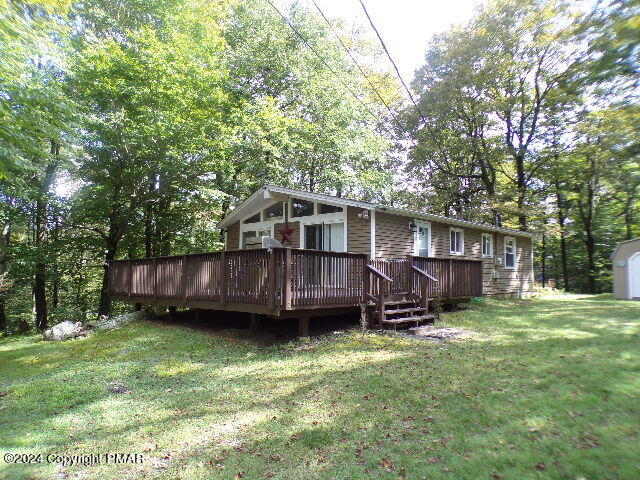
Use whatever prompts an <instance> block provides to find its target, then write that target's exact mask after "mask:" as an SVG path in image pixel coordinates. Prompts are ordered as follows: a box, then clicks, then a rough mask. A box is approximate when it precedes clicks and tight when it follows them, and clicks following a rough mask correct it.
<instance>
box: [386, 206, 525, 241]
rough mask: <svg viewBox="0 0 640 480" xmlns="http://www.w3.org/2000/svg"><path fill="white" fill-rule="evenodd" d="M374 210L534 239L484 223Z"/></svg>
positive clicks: (508, 229) (398, 209) (413, 212)
mask: <svg viewBox="0 0 640 480" xmlns="http://www.w3.org/2000/svg"><path fill="white" fill-rule="evenodd" d="M375 209H376V210H377V211H379V212H386V213H393V214H396V215H402V216H404V217H412V218H416V219H422V220H430V221H434V222H439V223H445V224H447V225H452V226H457V227H467V228H475V229H478V230H484V231H486V232H498V233H504V234H506V235H514V236H520V237H528V238H535V237H536V234H535V233H531V232H521V231H520V230H513V229H511V228H503V227H494V226H492V225H488V224H485V223H477V222H470V221H468V220H460V219H457V218H450V217H445V216H443V215H435V214H433V213H423V212H416V211H414V210H405V209H403V208H396V207H383V206H378V207H375Z"/></svg>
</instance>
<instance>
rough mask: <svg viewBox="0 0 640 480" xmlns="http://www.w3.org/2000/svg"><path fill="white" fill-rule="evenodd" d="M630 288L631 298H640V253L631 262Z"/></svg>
mask: <svg viewBox="0 0 640 480" xmlns="http://www.w3.org/2000/svg"><path fill="white" fill-rule="evenodd" d="M629 287H630V289H631V298H640V253H637V254H636V255H635V256H633V257H631V260H629Z"/></svg>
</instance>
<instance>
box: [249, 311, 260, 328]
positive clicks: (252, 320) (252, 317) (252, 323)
mask: <svg viewBox="0 0 640 480" xmlns="http://www.w3.org/2000/svg"><path fill="white" fill-rule="evenodd" d="M249 329H250V330H257V329H258V314H257V313H250V314H249Z"/></svg>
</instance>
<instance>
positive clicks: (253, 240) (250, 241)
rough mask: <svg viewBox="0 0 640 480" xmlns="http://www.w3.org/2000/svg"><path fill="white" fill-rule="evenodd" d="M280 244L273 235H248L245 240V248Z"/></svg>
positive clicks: (278, 245) (252, 248)
mask: <svg viewBox="0 0 640 480" xmlns="http://www.w3.org/2000/svg"><path fill="white" fill-rule="evenodd" d="M281 246H282V244H281V243H280V242H279V241H278V240H276V239H275V238H273V237H249V238H247V239H246V240H245V248H246V249H247V250H255V249H256V248H269V247H281Z"/></svg>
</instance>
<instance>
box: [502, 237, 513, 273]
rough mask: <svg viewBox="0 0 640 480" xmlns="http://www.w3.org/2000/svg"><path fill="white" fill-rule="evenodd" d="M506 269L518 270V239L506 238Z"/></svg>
mask: <svg viewBox="0 0 640 480" xmlns="http://www.w3.org/2000/svg"><path fill="white" fill-rule="evenodd" d="M504 268H516V239H515V238H513V237H504Z"/></svg>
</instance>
